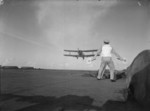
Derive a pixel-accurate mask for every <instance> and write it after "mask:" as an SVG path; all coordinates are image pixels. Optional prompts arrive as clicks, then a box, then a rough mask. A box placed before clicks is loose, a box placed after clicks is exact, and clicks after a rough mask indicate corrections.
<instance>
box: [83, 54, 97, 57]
mask: <svg viewBox="0 0 150 111" xmlns="http://www.w3.org/2000/svg"><path fill="white" fill-rule="evenodd" d="M93 56H95V55H94V54H90V55H84V57H93Z"/></svg>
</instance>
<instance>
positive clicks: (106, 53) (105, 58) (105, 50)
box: [92, 40, 126, 82]
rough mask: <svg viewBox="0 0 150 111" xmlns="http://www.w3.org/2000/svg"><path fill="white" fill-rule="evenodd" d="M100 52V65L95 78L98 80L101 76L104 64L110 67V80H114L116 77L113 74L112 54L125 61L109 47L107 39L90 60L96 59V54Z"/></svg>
mask: <svg viewBox="0 0 150 111" xmlns="http://www.w3.org/2000/svg"><path fill="white" fill-rule="evenodd" d="M100 53H101V65H100V68H99V71H98V76H97V79H98V80H100V79H102V77H103V71H104V70H105V68H106V66H107V65H108V67H109V68H110V80H111V81H112V82H115V81H116V77H115V75H114V71H115V66H114V62H113V60H112V54H114V55H115V56H116V57H117V59H118V60H121V61H126V60H125V59H123V58H122V57H121V56H120V55H119V54H117V53H116V51H115V50H114V49H113V48H112V47H111V45H110V44H109V41H108V40H104V45H103V46H102V47H101V48H100V49H99V50H98V51H97V53H96V54H95V56H94V57H93V58H92V61H93V60H95V59H96V57H97V55H99V54H100Z"/></svg>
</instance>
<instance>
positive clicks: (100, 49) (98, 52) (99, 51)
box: [92, 48, 102, 61]
mask: <svg viewBox="0 0 150 111" xmlns="http://www.w3.org/2000/svg"><path fill="white" fill-rule="evenodd" d="M101 51H102V48H99V49H98V51H97V53H96V54H95V56H94V57H93V58H92V61H93V60H95V59H96V57H97V56H98V55H99V54H100V53H101Z"/></svg>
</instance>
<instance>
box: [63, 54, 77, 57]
mask: <svg viewBox="0 0 150 111" xmlns="http://www.w3.org/2000/svg"><path fill="white" fill-rule="evenodd" d="M64 56H71V57H79V55H69V54H64Z"/></svg>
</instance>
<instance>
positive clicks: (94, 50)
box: [81, 49, 98, 52]
mask: <svg viewBox="0 0 150 111" xmlns="http://www.w3.org/2000/svg"><path fill="white" fill-rule="evenodd" d="M81 51H82V52H97V51H98V50H97V49H93V50H81Z"/></svg>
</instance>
